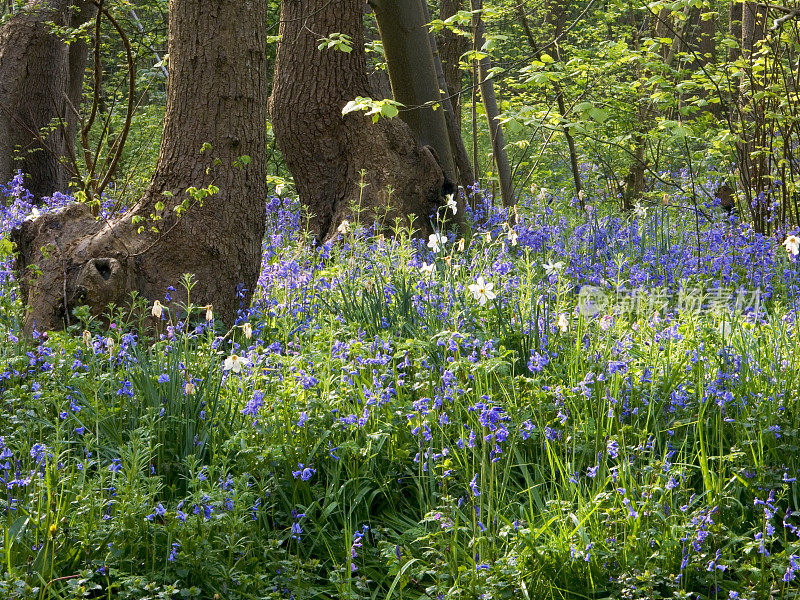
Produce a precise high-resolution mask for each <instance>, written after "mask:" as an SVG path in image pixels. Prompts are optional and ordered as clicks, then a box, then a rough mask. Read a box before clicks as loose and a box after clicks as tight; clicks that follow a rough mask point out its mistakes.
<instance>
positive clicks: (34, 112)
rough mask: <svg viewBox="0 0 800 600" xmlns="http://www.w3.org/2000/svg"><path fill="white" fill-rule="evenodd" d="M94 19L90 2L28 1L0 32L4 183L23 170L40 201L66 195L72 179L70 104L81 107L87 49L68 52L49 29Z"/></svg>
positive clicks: (78, 44) (79, 44) (73, 47)
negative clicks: (60, 193)
mask: <svg viewBox="0 0 800 600" xmlns="http://www.w3.org/2000/svg"><path fill="white" fill-rule="evenodd" d="M73 5H77V7H75V6H73ZM94 13H95V11H94V8H93V7H92V6H90V5H89V2H83V1H78V2H74V1H73V0H29V1H28V3H27V4H26V5H25V7H24V8H23V9H22V10H21V11H20V12H19V13H17V14H16V15H14V16H12V17H11V18H10V19H9V20H8V21H7V22H6V23H5V24H4V25H3V27H2V28H0V181H2V182H6V181H8V180H10V179H11V177H12V176H13V174H14V173H15V172H16V170H17V169H21V170H22V171H23V172H24V173H25V174H26V176H27V177H26V179H25V185H26V186H27V188H28V190H29V191H30V192H31V193H32V194H33V195H34V196H35V197H36V198H41V197H42V196H49V195H52V193H53V192H56V191H64V190H66V188H67V183H68V182H69V179H70V176H71V174H72V172H71V168H70V167H69V166H68V165H67V164H66V162H65V155H66V154H68V153H70V152H71V151H72V145H73V143H74V139H75V128H76V123H77V119H76V116H75V113H74V110H73V109H72V108H71V107H70V104H72V106H74V107H76V108H77V107H79V106H80V99H81V94H82V85H83V72H84V69H85V66H86V54H87V48H86V44H85V42H83V41H82V40H76V41H73V42H72V43H71V44H70V45H69V46H68V45H67V44H65V43H64V41H63V40H62V39H61V38H60V37H59V36H58V35H56V34H55V33H53V31H52V28H51V26H50V25H49V24H48V23H50V22H52V23H53V24H55V25H56V26H58V27H75V26H77V25H79V24H81V23H83V22H85V21H86V20H88V19H90V18H92V17H93V15H94ZM17 153H19V155H20V160H19V161H17V160H15V158H14V156H15V154H17Z"/></svg>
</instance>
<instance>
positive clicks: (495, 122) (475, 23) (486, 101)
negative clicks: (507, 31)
mask: <svg viewBox="0 0 800 600" xmlns="http://www.w3.org/2000/svg"><path fill="white" fill-rule="evenodd" d="M470 6H471V7H472V27H473V30H474V34H475V46H477V47H478V48H482V47H483V45H484V44H485V43H486V42H485V40H486V29H485V26H484V24H483V17H482V16H481V15H482V13H483V0H470ZM491 70H492V60H491V59H490V58H489V57H488V56H487V57H485V58H482V59H481V60H479V61H478V79H479V80H480V88H481V100H483V108H484V111H485V112H486V120H487V121H488V125H489V138H490V139H491V141H492V154H493V155H494V164H495V165H496V167H497V178H498V180H499V182H500V197H501V198H502V200H503V206H511V205H513V204H514V193H513V189H512V187H511V165H510V164H509V162H508V153H507V152H506V138H505V135H504V134H503V126H502V124H501V123H500V110H499V109H498V107H497V98H496V97H495V94H494V82H493V81H492V80H491V79H490V78H489V77H490V76H489V73H490V71H491Z"/></svg>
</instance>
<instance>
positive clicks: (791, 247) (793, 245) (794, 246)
mask: <svg viewBox="0 0 800 600" xmlns="http://www.w3.org/2000/svg"><path fill="white" fill-rule="evenodd" d="M783 247H784V248H786V252H788V253H789V254H793V255H794V256H797V254H798V253H800V238H798V237H797V236H796V235H790V236H789V237H787V238H786V241H784V242H783Z"/></svg>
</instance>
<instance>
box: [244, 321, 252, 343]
mask: <svg viewBox="0 0 800 600" xmlns="http://www.w3.org/2000/svg"><path fill="white" fill-rule="evenodd" d="M242 331H244V337H246V338H247V339H248V340H249V339H250V338H251V337H253V326H252V325H251V324H250V323H245V324H244V325H242Z"/></svg>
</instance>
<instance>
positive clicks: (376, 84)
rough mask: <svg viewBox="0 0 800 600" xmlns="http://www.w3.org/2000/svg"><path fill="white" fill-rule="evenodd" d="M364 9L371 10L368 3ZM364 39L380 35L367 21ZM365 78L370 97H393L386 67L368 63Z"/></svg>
mask: <svg viewBox="0 0 800 600" xmlns="http://www.w3.org/2000/svg"><path fill="white" fill-rule="evenodd" d="M364 10H365V12H366V13H367V14H370V13H371V12H372V8H371V7H370V6H369V4H365V5H364ZM373 16H374V15H373ZM364 39H365V40H366V41H367V42H374V41H376V40H380V35H378V33H377V31H376V30H375V29H373V27H371V26H370V25H369V24H367V23H364ZM367 79H369V85H370V89H371V91H372V93H371V94H370V97H371V98H374V99H376V100H383V99H385V98H388V99H390V100H393V99H394V98H393V97H392V84H391V82H390V81H389V73H388V72H387V71H386V69H378V68H375V67H374V66H372V65H368V66H367Z"/></svg>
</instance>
